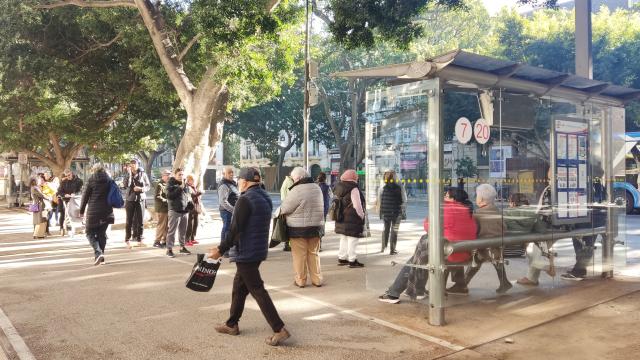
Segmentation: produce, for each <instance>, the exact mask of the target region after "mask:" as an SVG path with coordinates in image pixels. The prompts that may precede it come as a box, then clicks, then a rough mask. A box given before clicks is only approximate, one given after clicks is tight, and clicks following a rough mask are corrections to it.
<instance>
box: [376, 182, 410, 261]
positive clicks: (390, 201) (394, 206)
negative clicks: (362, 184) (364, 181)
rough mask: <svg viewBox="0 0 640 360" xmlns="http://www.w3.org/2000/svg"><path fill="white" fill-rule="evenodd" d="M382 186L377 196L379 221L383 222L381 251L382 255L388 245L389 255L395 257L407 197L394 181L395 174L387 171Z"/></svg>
mask: <svg viewBox="0 0 640 360" xmlns="http://www.w3.org/2000/svg"><path fill="white" fill-rule="evenodd" d="M384 183H385V184H384V186H383V187H382V189H381V191H380V194H379V196H378V211H379V213H380V219H381V220H382V221H384V231H383V232H382V250H380V252H381V253H384V251H385V249H386V248H387V244H389V245H390V246H389V255H395V254H397V253H398V252H397V251H396V243H397V242H398V229H399V228H400V221H401V220H402V214H403V212H404V210H403V209H404V207H405V206H406V203H407V195H406V194H405V192H404V189H402V186H400V185H399V184H398V183H397V181H396V173H395V172H394V171H392V170H387V171H385V173H384Z"/></svg>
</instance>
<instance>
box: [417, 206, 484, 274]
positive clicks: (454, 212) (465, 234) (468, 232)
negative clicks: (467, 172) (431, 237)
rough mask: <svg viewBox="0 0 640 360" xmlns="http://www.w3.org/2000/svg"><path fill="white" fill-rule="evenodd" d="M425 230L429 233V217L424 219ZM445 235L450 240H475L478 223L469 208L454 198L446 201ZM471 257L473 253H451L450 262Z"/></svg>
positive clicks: (461, 260)
mask: <svg viewBox="0 0 640 360" xmlns="http://www.w3.org/2000/svg"><path fill="white" fill-rule="evenodd" d="M423 225H424V231H426V232H427V233H429V217H427V218H425V219H424V224H423ZM442 228H443V235H444V237H445V239H447V240H449V241H450V242H456V241H465V240H475V239H476V237H477V234H478V225H477V224H476V221H475V220H474V219H473V215H472V214H471V211H469V208H468V207H466V206H464V205H462V204H460V203H458V202H456V201H453V200H445V201H444V219H443V226H442ZM469 258H471V253H469V252H460V253H453V254H451V255H449V257H448V258H447V260H448V261H449V262H454V263H459V262H465V261H467V260H469Z"/></svg>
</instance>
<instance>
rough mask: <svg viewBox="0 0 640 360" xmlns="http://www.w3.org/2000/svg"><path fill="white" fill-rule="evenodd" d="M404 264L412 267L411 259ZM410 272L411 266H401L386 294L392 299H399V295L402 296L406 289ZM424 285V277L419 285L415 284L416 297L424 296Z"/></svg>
mask: <svg viewBox="0 0 640 360" xmlns="http://www.w3.org/2000/svg"><path fill="white" fill-rule="evenodd" d="M405 264H407V265H412V264H411V259H409V260H407V262H406V263H405ZM416 270H417V271H425V272H426V271H427V270H423V269H416ZM410 271H411V266H402V269H400V272H399V273H398V276H396V279H395V280H394V281H393V284H391V286H389V289H387V291H386V294H387V295H391V296H394V297H400V294H402V292H403V291H405V290H406V289H407V286H408V284H409V272H410ZM426 285H427V277H425V278H424V280H423V281H420V284H416V291H417V292H418V294H416V295H420V296H422V295H424V291H425V287H426ZM421 292H423V293H421Z"/></svg>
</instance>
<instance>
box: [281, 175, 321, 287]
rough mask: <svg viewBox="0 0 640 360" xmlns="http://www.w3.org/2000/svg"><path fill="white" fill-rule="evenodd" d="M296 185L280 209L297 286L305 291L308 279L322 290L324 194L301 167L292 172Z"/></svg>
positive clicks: (292, 187) (294, 184)
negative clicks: (284, 222)
mask: <svg viewBox="0 0 640 360" xmlns="http://www.w3.org/2000/svg"><path fill="white" fill-rule="evenodd" d="M291 178H292V179H293V185H292V186H291V189H290V191H289V194H288V195H287V198H286V199H285V200H284V201H283V202H282V204H281V205H280V214H279V215H285V217H286V220H287V232H288V234H289V243H290V246H291V256H292V257H293V271H294V272H295V278H294V284H295V285H296V286H298V287H301V288H303V287H305V286H306V283H307V275H309V277H310V278H311V284H313V286H317V287H320V286H322V273H321V270H320V258H319V257H318V251H319V249H320V235H321V234H320V232H321V231H322V227H323V226H324V201H323V198H322V190H321V189H320V187H319V186H318V185H317V184H316V183H315V182H314V181H313V178H311V177H310V176H309V173H307V171H306V170H305V169H303V168H301V167H296V168H294V169H293V170H292V171H291Z"/></svg>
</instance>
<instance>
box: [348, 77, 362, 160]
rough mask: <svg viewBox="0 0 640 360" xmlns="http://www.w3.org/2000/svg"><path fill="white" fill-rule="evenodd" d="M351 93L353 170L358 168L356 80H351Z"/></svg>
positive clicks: (358, 129)
mask: <svg viewBox="0 0 640 360" xmlns="http://www.w3.org/2000/svg"><path fill="white" fill-rule="evenodd" d="M349 91H350V92H351V126H352V127H353V169H354V170H355V169H356V168H357V166H358V134H359V133H360V126H359V124H358V101H359V99H358V93H357V92H356V80H355V79H353V78H349Z"/></svg>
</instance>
